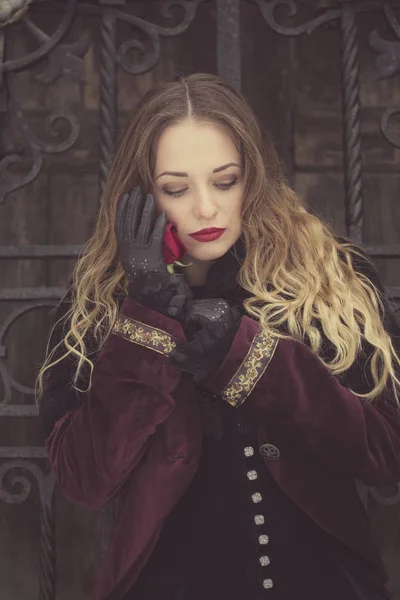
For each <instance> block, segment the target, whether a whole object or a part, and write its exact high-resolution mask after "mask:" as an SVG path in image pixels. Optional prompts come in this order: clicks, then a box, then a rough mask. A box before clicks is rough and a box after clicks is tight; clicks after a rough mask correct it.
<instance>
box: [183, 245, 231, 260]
mask: <svg viewBox="0 0 400 600" xmlns="http://www.w3.org/2000/svg"><path fill="white" fill-rule="evenodd" d="M235 241H236V240H233V241H232V242H228V243H227V242H226V241H225V240H224V241H223V242H222V240H221V242H220V243H219V244H218V242H219V240H215V241H214V242H203V243H201V242H197V243H195V244H193V243H192V244H190V247H189V246H187V251H188V254H189V255H190V256H191V257H192V258H194V259H195V260H217V259H218V258H221V256H223V255H224V254H226V253H227V252H228V250H229V248H231V247H232V246H233V244H234V243H235Z"/></svg>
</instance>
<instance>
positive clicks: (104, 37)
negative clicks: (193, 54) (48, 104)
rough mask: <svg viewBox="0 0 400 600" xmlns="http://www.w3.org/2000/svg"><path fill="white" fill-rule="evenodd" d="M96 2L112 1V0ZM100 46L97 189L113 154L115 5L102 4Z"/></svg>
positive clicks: (115, 56) (115, 50) (102, 181)
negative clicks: (98, 179) (105, 5)
mask: <svg viewBox="0 0 400 600" xmlns="http://www.w3.org/2000/svg"><path fill="white" fill-rule="evenodd" d="M100 4H113V2H112V1H109V2H104V1H103V2H100ZM118 4H120V2H118ZM100 37H101V49H100V105H99V119H100V173H99V177H100V190H101V192H103V190H104V186H105V183H106V181H107V177H108V173H109V170H110V164H111V161H112V159H113V157H114V153H115V146H116V136H117V122H118V105H117V69H118V66H117V24H116V16H115V9H113V8H112V7H109V6H107V7H105V8H104V9H103V12H102V19H101V36H100Z"/></svg>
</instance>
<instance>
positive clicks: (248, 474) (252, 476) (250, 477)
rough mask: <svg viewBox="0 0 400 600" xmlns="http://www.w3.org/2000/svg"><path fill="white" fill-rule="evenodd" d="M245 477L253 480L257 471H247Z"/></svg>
mask: <svg viewBox="0 0 400 600" xmlns="http://www.w3.org/2000/svg"><path fill="white" fill-rule="evenodd" d="M247 477H248V478H249V479H250V481H254V480H255V479H257V477H258V475H257V471H247Z"/></svg>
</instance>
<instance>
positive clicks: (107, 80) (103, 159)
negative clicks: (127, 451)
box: [99, 0, 125, 556]
mask: <svg viewBox="0 0 400 600" xmlns="http://www.w3.org/2000/svg"><path fill="white" fill-rule="evenodd" d="M100 4H101V5H105V7H104V9H103V11H102V19H101V50H100V105H99V119H100V172H99V179H100V191H101V193H102V192H103V190H104V186H105V184H106V181H107V177H108V173H109V171H110V166H111V161H112V160H113V158H114V154H115V149H116V140H117V125H118V102H117V92H118V89H117V72H118V64H117V18H116V14H115V8H113V7H115V6H117V5H119V6H121V5H122V4H125V0H100ZM113 523H114V505H113V503H111V504H109V505H107V506H105V507H104V508H103V509H102V511H101V513H100V523H99V526H100V536H101V556H103V555H104V553H105V551H106V550H107V546H108V541H109V538H110V533H111V530H112V527H113Z"/></svg>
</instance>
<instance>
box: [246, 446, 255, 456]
mask: <svg viewBox="0 0 400 600" xmlns="http://www.w3.org/2000/svg"><path fill="white" fill-rule="evenodd" d="M244 455H245V456H246V457H247V458H249V457H250V456H254V448H253V447H252V446H246V448H245V449H244Z"/></svg>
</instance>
